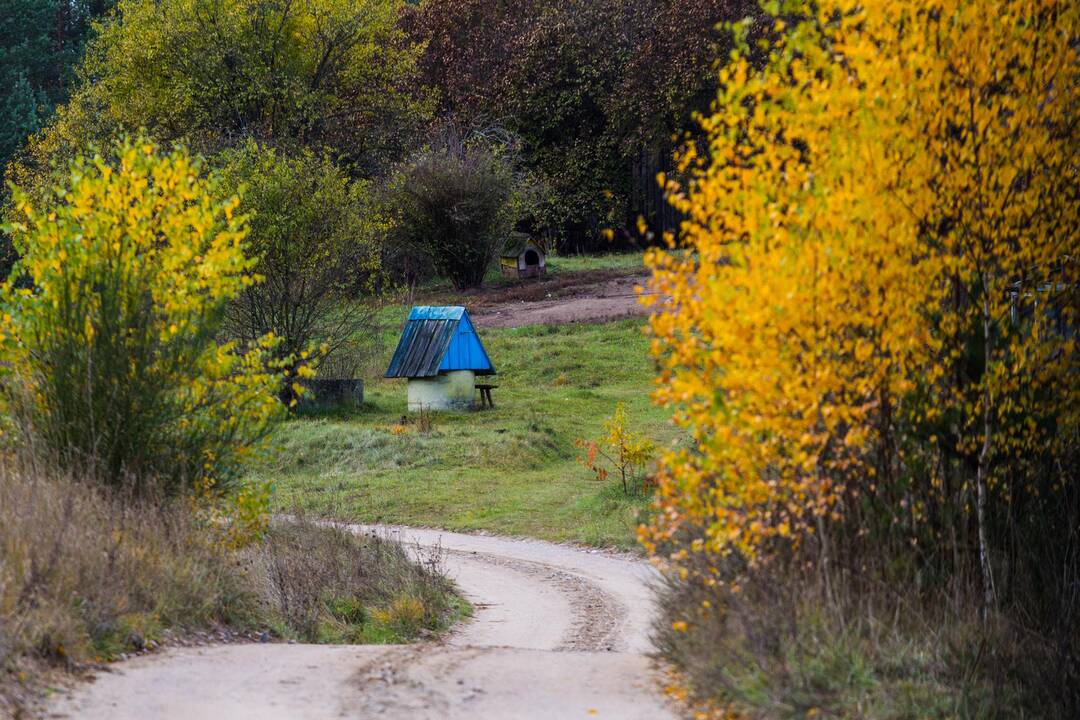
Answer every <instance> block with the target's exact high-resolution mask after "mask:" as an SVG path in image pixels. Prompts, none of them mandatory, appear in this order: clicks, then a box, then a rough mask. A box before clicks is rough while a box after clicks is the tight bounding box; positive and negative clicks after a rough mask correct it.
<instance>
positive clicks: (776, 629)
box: [654, 561, 1080, 720]
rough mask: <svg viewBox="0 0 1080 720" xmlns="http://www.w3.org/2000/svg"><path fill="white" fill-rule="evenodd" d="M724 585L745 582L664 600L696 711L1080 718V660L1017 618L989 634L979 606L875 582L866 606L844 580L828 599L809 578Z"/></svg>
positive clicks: (693, 584)
mask: <svg viewBox="0 0 1080 720" xmlns="http://www.w3.org/2000/svg"><path fill="white" fill-rule="evenodd" d="M732 562H733V563H734V561H732ZM699 569H704V570H706V571H708V569H707V568H706V567H705V566H704V563H703V562H702V567H701V568H699ZM721 576H722V579H727V580H730V579H731V578H735V577H738V578H740V580H741V582H740V584H739V586H738V588H737V589H735V590H733V586H732V584H731V583H730V582H728V583H723V582H721V583H709V582H705V581H702V580H701V579H700V576H699V579H695V575H694V574H691V575H690V576H688V577H687V578H683V579H680V578H679V577H678V576H672V577H668V578H667V580H666V581H665V584H664V586H663V587H661V588H660V595H659V600H660V608H661V612H660V619H659V620H658V622H657V625H656V630H655V633H654V637H655V640H656V644H657V647H658V649H659V652H660V654H661V656H663V657H664V658H665V659H666V660H667V661H669V662H670V663H671V664H672V665H673V666H674V668H676V670H677V680H676V684H677V685H681V686H682V689H684V690H686V691H687V692H688V694H689V700H690V701H691V705H694V706H698V707H709V706H712V707H714V708H726V709H727V710H728V711H733V712H734V715H735V716H737V717H742V718H807V717H825V718H851V719H855V718H859V719H875V720H883V719H885V718H888V719H890V720H901V719H910V720H923V719H928V718H940V719H941V720H945V719H952V718H980V719H982V718H986V719H994V720H997V719H1000V720H1005V719H1006V718H1047V719H1053V720H1064V719H1065V718H1072V717H1076V715H1075V714H1074V713H1075V712H1076V708H1077V707H1080V688H1078V687H1077V686H1076V684H1075V681H1074V680H1072V675H1071V673H1072V670H1070V669H1069V667H1068V664H1069V663H1070V661H1072V660H1074V658H1070V657H1069V656H1068V655H1067V654H1066V655H1062V654H1061V653H1060V652H1059V649H1058V648H1056V647H1055V644H1054V641H1053V638H1049V637H1045V636H1040V635H1038V634H1036V633H1033V632H1031V631H1030V630H1025V629H1023V628H1022V627H1021V626H1020V625H1019V624H1018V623H1017V622H1016V620H1015V619H1010V618H1009V617H1007V616H1006V615H1005V614H1003V613H1002V614H998V615H996V616H995V617H993V618H992V619H991V620H990V621H989V622H987V623H985V624H984V623H982V622H980V621H979V620H978V613H977V612H976V611H973V610H971V607H973V606H974V602H971V603H967V604H965V606H964V607H961V608H959V611H958V608H957V607H955V605H954V604H953V603H951V602H949V601H947V600H945V599H943V598H939V601H937V602H935V601H934V600H933V599H932V598H931V597H929V596H927V595H926V594H920V593H919V592H918V591H917V590H916V589H915V587H914V586H912V587H908V588H897V587H895V586H892V587H889V586H885V585H883V586H882V587H880V588H879V589H878V590H874V589H872V588H871V587H870V586H869V585H868V584H866V583H865V578H864V579H863V581H864V582H863V583H862V584H861V585H860V588H859V590H858V592H854V593H852V592H847V591H846V590H845V588H844V587H843V581H842V580H841V579H840V578H836V577H834V578H833V579H832V582H831V584H830V586H829V588H828V591H826V589H825V588H824V587H822V585H821V582H820V577H819V576H818V575H817V574H816V572H812V571H808V570H806V569H805V568H802V567H800V568H786V569H780V568H776V567H773V568H769V569H762V568H758V569H756V570H753V571H750V570H748V569H747V568H745V567H728V568H721ZM707 577H714V576H712V575H711V574H710V575H708V576H707ZM849 589H850V588H849ZM841 598H842V599H841ZM684 623H685V625H684ZM704 716H707V717H711V716H712V715H711V714H709V713H705V715H704ZM716 717H729V715H727V714H725V713H724V712H722V711H718V712H717V713H716Z"/></svg>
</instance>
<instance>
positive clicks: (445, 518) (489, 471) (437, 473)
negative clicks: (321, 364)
mask: <svg viewBox="0 0 1080 720" xmlns="http://www.w3.org/2000/svg"><path fill="white" fill-rule="evenodd" d="M641 326H642V321H640V320H627V321H621V322H615V323H609V324H600V325H589V324H578V325H565V326H533V327H524V328H516V329H507V330H489V331H483V332H482V333H481V336H482V338H483V341H484V343H485V345H486V346H487V349H488V352H489V354H490V355H491V357H492V360H493V362H494V363H495V365H496V368H497V369H498V371H499V374H498V375H497V376H496V378H495V380H494V382H495V383H497V384H498V385H499V388H498V389H497V390H495V392H494V399H495V403H496V407H495V409H494V410H484V411H480V412H472V413H443V414H438V415H436V416H435V426H434V429H433V430H432V431H431V432H429V433H419V432H417V431H416V430H415V429H413V428H411V427H410V430H409V431H408V432H407V433H404V434H395V432H394V431H393V426H394V425H396V424H397V423H398V422H399V421H400V420H401V418H402V416H403V415H405V405H406V387H405V382H404V381H401V380H395V381H386V380H382V379H370V378H369V381H368V382H369V384H368V387H367V390H366V400H367V403H366V406H365V407H364V408H363V409H362V410H359V411H355V412H351V413H344V412H339V413H337V414H329V415H326V414H323V415H307V416H302V417H298V418H295V419H292V420H290V421H288V422H286V423H284V424H282V425H281V426H280V427H279V428H278V430H277V432H276V435H275V444H276V445H277V447H278V450H279V452H277V453H275V459H274V460H272V461H270V462H268V463H266V464H264V465H263V466H261V467H259V468H256V470H255V471H254V472H255V475H256V476H257V477H258V478H259V479H261V480H267V479H269V480H271V481H273V482H274V484H275V487H276V493H275V495H276V498H277V502H278V503H280V505H281V506H282V507H283V508H288V507H295V506H297V505H299V506H300V507H303V508H304V509H307V510H310V511H314V512H322V513H328V514H332V515H334V516H335V517H339V518H342V519H348V520H356V521H365V522H371V521H378V522H392V523H403V524H414V525H427V526H435V527H444V528H447V529H453V530H489V531H493V532H498V533H503V534H509V535H524V536H531V537H538V538H544V539H549V540H560V541H561V540H569V541H575V542H580V543H586V544H590V545H603V546H616V547H623V548H628V547H633V546H634V531H635V528H636V525H637V522H638V514H639V512H640V511H641V510H643V509H644V508H646V507H647V505H648V499H647V498H644V497H629V498H627V497H625V496H624V495H623V493H622V490H621V488H618V487H616V486H615V485H614V484H599V483H597V482H596V481H594V480H590V476H589V473H588V471H587V470H586V469H585V468H584V467H582V466H581V465H580V464H579V463H578V461H577V459H578V457H579V455H580V451H579V450H578V449H577V448H575V447H574V441H575V439H577V438H593V437H597V436H598V435H599V434H600V432H601V424H602V423H603V421H604V419H606V418H607V417H608V416H609V415H610V414H611V412H612V410H613V409H614V406H615V404H616V403H617V402H623V403H625V404H626V407H627V411H628V414H629V418H630V424H631V427H632V429H634V430H636V431H641V432H644V433H645V434H647V435H649V436H650V437H652V438H653V439H654V440H656V441H657V442H658V443H662V444H666V443H669V442H672V441H673V440H674V439H675V438H676V437H677V431H676V429H675V428H673V427H672V426H671V425H670V423H669V422H668V414H667V413H666V412H665V411H664V410H662V409H660V408H656V407H654V406H653V405H652V403H651V400H650V398H649V392H650V390H651V387H652V377H653V371H652V365H651V361H650V359H649V357H648V347H647V339H646V338H645V336H644V335H643V334H642V331H641ZM392 351H393V343H390V344H389V346H388V347H387V349H386V351H385V354H386V355H387V358H384V360H385V359H388V356H389V353H391V352H392Z"/></svg>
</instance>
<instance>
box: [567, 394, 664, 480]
mask: <svg viewBox="0 0 1080 720" xmlns="http://www.w3.org/2000/svg"><path fill="white" fill-rule="evenodd" d="M575 444H576V445H577V447H579V448H584V449H585V457H583V458H580V462H581V464H582V465H584V466H585V467H586V468H588V470H589V472H591V473H592V474H593V477H594V478H595V479H596V481H597V482H601V483H602V482H606V481H607V479H608V477H609V476H611V475H612V474H616V475H617V477H618V479H619V483H620V484H621V485H622V491H623V494H624V495H630V494H631V493H639V492H642V491H643V490H644V489H645V487H646V485H647V484H648V478H647V477H646V467H647V465H648V464H649V463H650V462H652V460H653V458H654V455H655V452H656V446H655V445H654V444H653V442H652V441H651V440H649V439H648V438H647V437H645V436H643V435H641V434H639V433H636V432H634V431H632V430H630V429H629V428H628V427H627V419H626V406H625V405H624V404H623V403H618V404H616V406H615V412H614V413H612V415H611V417H610V418H608V419H607V420H605V421H604V436H603V437H602V438H600V439H599V440H578V441H577V442H576V443H575Z"/></svg>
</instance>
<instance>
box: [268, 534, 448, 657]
mask: <svg viewBox="0 0 1080 720" xmlns="http://www.w3.org/2000/svg"><path fill="white" fill-rule="evenodd" d="M248 555H249V557H250V558H251V561H252V572H251V577H252V580H253V581H254V582H255V583H256V586H257V587H258V595H259V597H260V602H261V604H262V607H263V612H264V615H265V616H266V617H270V618H274V619H275V620H276V622H277V623H279V625H278V627H277V630H278V633H279V634H280V635H282V636H287V637H296V638H298V639H301V640H305V641H308V642H332V643H340V642H359V643H381V642H399V641H407V640H410V639H412V638H415V637H417V636H418V635H426V634H430V633H433V632H436V631H439V630H441V629H444V628H446V627H448V626H449V624H450V623H451V622H452V621H453V620H454V619H455V618H456V617H458V616H459V615H460V614H461V613H462V612H463V611H465V607H464V605H463V602H462V601H461V600H460V599H459V598H458V597H457V596H456V595H455V594H454V590H453V586H452V585H451V583H450V582H449V581H448V580H447V579H446V577H445V576H444V575H443V573H442V571H441V557H440V556H439V555H438V553H430V554H429V555H427V556H422V557H421V558H420V562H413V561H412V559H410V557H409V555H408V553H407V551H406V548H404V547H403V546H402V545H401V544H400V543H398V542H396V541H393V540H388V539H385V538H381V537H375V536H363V537H357V536H356V534H354V533H352V532H349V531H348V530H345V529H342V528H339V527H336V526H332V525H316V524H314V523H312V522H310V521H307V520H306V519H304V518H302V517H294V518H293V519H291V520H289V521H287V522H281V523H278V524H275V525H274V526H273V527H272V528H271V529H270V532H269V533H268V535H267V538H266V542H265V543H263V544H262V545H260V546H258V547H256V548H253V549H252V550H251V551H250V552H249V553H248Z"/></svg>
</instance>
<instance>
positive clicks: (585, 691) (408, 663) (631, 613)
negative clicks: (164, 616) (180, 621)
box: [51, 526, 675, 720]
mask: <svg viewBox="0 0 1080 720" xmlns="http://www.w3.org/2000/svg"><path fill="white" fill-rule="evenodd" d="M355 529H356V531H357V532H390V533H393V534H396V535H398V536H400V537H401V539H402V540H404V541H407V542H414V543H416V544H417V546H418V547H420V548H430V547H432V546H441V548H442V550H443V551H444V553H445V566H446V567H447V569H448V572H449V574H450V575H451V577H453V578H454V580H455V581H456V582H457V583H458V585H459V586H460V587H461V589H462V590H463V591H464V592H465V594H466V595H467V596H468V597H469V599H470V600H471V601H472V602H473V603H474V605H475V606H476V614H475V617H474V618H473V619H472V620H471V621H468V622H467V623H464V624H462V626H461V627H460V628H458V629H457V630H456V631H455V632H454V633H452V634H451V636H450V638H449V639H448V640H447V641H446V642H443V643H422V644H418V645H409V646H327V645H282V644H266V645H257V644H254V645H228V646H218V647H207V648H195V649H192V648H187V649H175V650H169V651H166V652H164V653H160V654H157V655H153V656H144V657H141V658H138V659H135V660H131V661H129V662H126V663H122V664H120V665H119V666H117V667H116V669H115V670H114V671H113V672H109V673H103V674H101V675H100V676H99V677H98V678H97V679H96V681H94V682H93V683H91V684H86V685H83V686H80V687H78V688H76V690H75V691H74V692H73V693H72V694H71V695H67V696H62V697H60V698H58V700H57V702H56V703H55V705H54V707H53V708H51V710H53V711H54V713H55V715H54V716H59V717H72V718H91V719H98V718H101V719H104V718H110V719H115V720H135V719H139V720H142V719H144V718H162V719H165V720H173V719H177V720H179V719H181V718H182V719H185V720H186V719H187V718H192V719H197V718H240V719H244V720H247V719H249V718H250V719H252V720H255V719H256V718H258V719H259V720H278V719H280V720H285V719H287V718H288V719H290V720H291V719H293V718H296V719H308V718H387V719H396V718H402V719H408V720H413V719H416V720H428V719H432V720H434V719H437V720H457V719H459V718H461V719H465V718H468V719H469V720H483V719H487V718H490V719H491V720H518V719H526V718H529V719H532V718H543V719H545V720H547V719H552V720H562V719H563V718H570V719H572V718H583V719H585V718H610V719H611V720H635V719H639V718H640V719H641V720H664V719H670V718H674V717H675V716H674V714H673V712H672V711H671V710H670V709H669V708H668V707H667V705H666V704H665V702H664V700H663V699H662V698H661V697H660V696H659V695H658V694H657V693H656V690H655V687H656V684H657V683H656V678H655V676H654V671H653V669H652V666H651V664H650V662H649V660H648V659H647V658H646V657H645V654H644V653H645V652H647V650H648V647H649V645H648V626H649V619H650V613H651V600H650V596H649V592H648V588H647V584H648V582H649V581H650V579H651V578H652V577H653V575H652V570H651V568H650V567H649V566H648V565H647V564H646V563H644V562H642V561H638V560H633V559H628V558H624V557H617V556H613V555H609V554H606V553H600V552H595V551H593V552H590V551H587V550H581V549H576V548H570V547H566V546H562V545H554V544H551V543H544V542H538V541H532V540H511V539H506V538H498V537H490V536H473V535H461V534H456V533H446V532H441V531H433V530H412V529H404V528H392V529H387V528H378V529H376V528H370V527H359V526H358V527H356V528H355Z"/></svg>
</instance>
